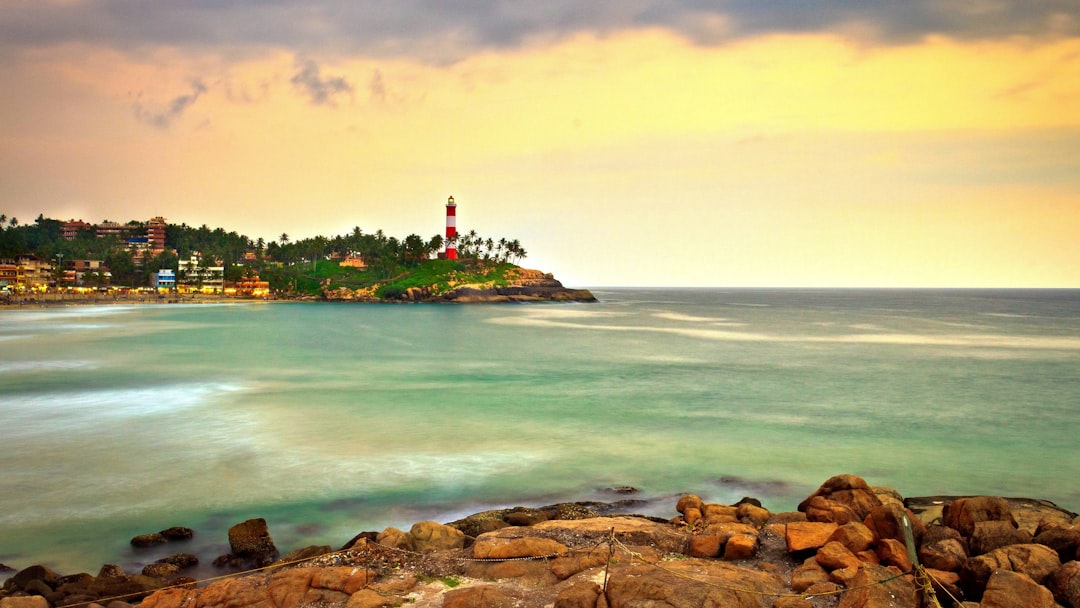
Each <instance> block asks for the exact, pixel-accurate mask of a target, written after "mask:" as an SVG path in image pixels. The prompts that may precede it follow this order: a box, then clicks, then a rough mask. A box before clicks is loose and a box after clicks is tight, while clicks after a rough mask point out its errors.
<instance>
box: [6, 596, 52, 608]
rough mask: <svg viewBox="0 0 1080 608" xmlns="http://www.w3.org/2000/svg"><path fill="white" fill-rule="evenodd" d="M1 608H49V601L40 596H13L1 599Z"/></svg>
mask: <svg viewBox="0 0 1080 608" xmlns="http://www.w3.org/2000/svg"><path fill="white" fill-rule="evenodd" d="M0 608H49V601H48V600H46V599H45V598H43V597H41V596H40V595H23V596H17V595H13V596H10V597H5V598H0Z"/></svg>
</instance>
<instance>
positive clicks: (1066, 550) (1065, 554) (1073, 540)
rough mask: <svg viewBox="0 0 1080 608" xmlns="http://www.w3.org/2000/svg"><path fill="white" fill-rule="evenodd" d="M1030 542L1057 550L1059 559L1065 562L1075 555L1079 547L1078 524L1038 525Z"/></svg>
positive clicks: (1079, 534) (1079, 533)
mask: <svg viewBox="0 0 1080 608" xmlns="http://www.w3.org/2000/svg"><path fill="white" fill-rule="evenodd" d="M1032 542H1035V543H1038V544H1040V545H1046V546H1047V547H1050V548H1051V549H1053V550H1054V551H1057V552H1058V557H1059V558H1061V561H1063V562H1067V561H1070V560H1072V559H1075V557H1076V550H1077V547H1080V526H1073V525H1063V524H1047V525H1042V526H1039V529H1038V531H1037V533H1036V534H1035V538H1034V540H1033V541H1032Z"/></svg>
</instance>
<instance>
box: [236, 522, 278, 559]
mask: <svg viewBox="0 0 1080 608" xmlns="http://www.w3.org/2000/svg"><path fill="white" fill-rule="evenodd" d="M229 548H230V552H231V554H232V555H235V556H236V557H239V558H241V559H242V560H245V561H246V562H248V563H250V565H251V566H253V567H256V568H261V567H263V566H268V565H270V564H272V563H273V562H274V560H276V559H277V558H278V549H277V546H275V545H274V540H273V538H271V537H270V529H269V528H268V527H267V525H266V520H265V519H263V518H261V517H259V518H255V519H249V520H247V521H243V522H241V523H238V524H236V525H234V526H233V527H231V528H229Z"/></svg>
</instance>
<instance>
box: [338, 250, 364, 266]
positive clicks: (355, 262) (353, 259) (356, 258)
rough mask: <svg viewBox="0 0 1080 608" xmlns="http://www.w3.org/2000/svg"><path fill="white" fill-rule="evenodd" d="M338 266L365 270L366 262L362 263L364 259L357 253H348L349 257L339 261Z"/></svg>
mask: <svg viewBox="0 0 1080 608" xmlns="http://www.w3.org/2000/svg"><path fill="white" fill-rule="evenodd" d="M339 264H340V265H342V266H347V267H349V268H359V269H364V268H367V262H365V261H364V258H362V257H360V254H359V253H350V254H349V255H347V256H345V259H343V260H341V262H339Z"/></svg>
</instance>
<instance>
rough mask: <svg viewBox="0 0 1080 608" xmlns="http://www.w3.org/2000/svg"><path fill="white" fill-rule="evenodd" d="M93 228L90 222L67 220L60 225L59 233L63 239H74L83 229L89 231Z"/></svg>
mask: <svg viewBox="0 0 1080 608" xmlns="http://www.w3.org/2000/svg"><path fill="white" fill-rule="evenodd" d="M93 229H94V226H93V225H92V224H87V223H86V222H84V221H82V220H78V221H76V220H69V221H67V222H64V223H63V224H61V225H60V235H61V236H63V237H64V240H67V241H74V240H75V237H77V236H78V235H79V233H80V232H83V231H91V230H93Z"/></svg>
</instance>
